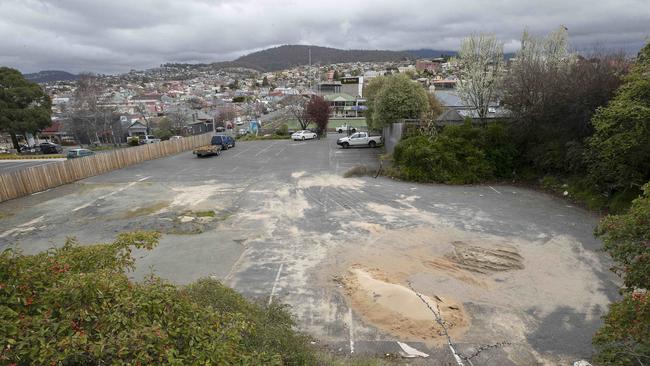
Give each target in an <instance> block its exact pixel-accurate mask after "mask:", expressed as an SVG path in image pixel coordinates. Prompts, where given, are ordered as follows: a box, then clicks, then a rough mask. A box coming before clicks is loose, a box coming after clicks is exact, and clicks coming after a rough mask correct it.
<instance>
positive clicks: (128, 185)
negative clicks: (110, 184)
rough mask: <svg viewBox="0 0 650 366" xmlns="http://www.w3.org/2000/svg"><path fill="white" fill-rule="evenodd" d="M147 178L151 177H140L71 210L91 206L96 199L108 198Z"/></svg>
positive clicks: (75, 210)
mask: <svg viewBox="0 0 650 366" xmlns="http://www.w3.org/2000/svg"><path fill="white" fill-rule="evenodd" d="M149 178H151V177H144V178H140V179H138V181H137V182H131V183H129V184H127V185H126V186H124V187H122V188H120V189H118V190H115V191H113V192H111V193H107V194H105V195H103V196H99V197H97V199H96V200H94V201H90V202H88V203H86V204H83V205H81V206H79V207H77V208H75V209H73V210H72V212H77V211H79V210H83V209H84V208H86V207H88V206H91V205H92V204H93V203H95V202H96V201H99V200H103V199H106V198H108V197H110V196H113V195H115V194H117V193H120V192H123V191H125V190H127V189H129V188H131V187H133V186H134V185H136V184H138V183H139V182H142V181H145V180H147V179H149Z"/></svg>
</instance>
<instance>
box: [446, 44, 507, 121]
mask: <svg viewBox="0 0 650 366" xmlns="http://www.w3.org/2000/svg"><path fill="white" fill-rule="evenodd" d="M457 62H458V66H459V81H458V84H457V85H458V94H459V96H460V98H461V99H463V101H465V103H468V104H469V105H471V106H472V107H474V108H476V110H477V112H478V116H479V118H480V119H481V123H482V124H485V117H486V116H487V113H488V108H489V104H490V103H491V102H494V101H495V99H496V91H497V86H498V81H499V78H500V77H501V74H502V72H503V65H504V62H503V44H502V43H500V42H499V41H497V39H496V37H495V36H494V35H484V34H478V35H477V34H475V35H472V36H470V37H468V38H465V39H464V40H463V42H462V43H461V46H460V50H459V51H458V59H457Z"/></svg>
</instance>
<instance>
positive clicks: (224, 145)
mask: <svg viewBox="0 0 650 366" xmlns="http://www.w3.org/2000/svg"><path fill="white" fill-rule="evenodd" d="M210 144H211V145H220V146H221V150H228V149H230V148H231V147H235V139H234V138H232V137H230V136H228V135H214V136H212V140H211V141H210Z"/></svg>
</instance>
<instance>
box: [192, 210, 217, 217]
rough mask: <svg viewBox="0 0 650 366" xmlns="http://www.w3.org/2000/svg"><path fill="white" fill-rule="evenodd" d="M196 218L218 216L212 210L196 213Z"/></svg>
mask: <svg viewBox="0 0 650 366" xmlns="http://www.w3.org/2000/svg"><path fill="white" fill-rule="evenodd" d="M193 214H194V216H195V217H215V216H216V215H217V214H216V213H215V212H214V211H212V210H205V211H194V212H193Z"/></svg>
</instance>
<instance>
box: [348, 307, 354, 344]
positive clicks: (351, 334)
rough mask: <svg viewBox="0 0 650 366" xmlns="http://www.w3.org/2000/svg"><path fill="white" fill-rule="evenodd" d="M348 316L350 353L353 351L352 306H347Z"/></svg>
mask: <svg viewBox="0 0 650 366" xmlns="http://www.w3.org/2000/svg"><path fill="white" fill-rule="evenodd" d="M348 316H349V317H350V326H349V328H350V353H354V324H353V323H352V308H348Z"/></svg>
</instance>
